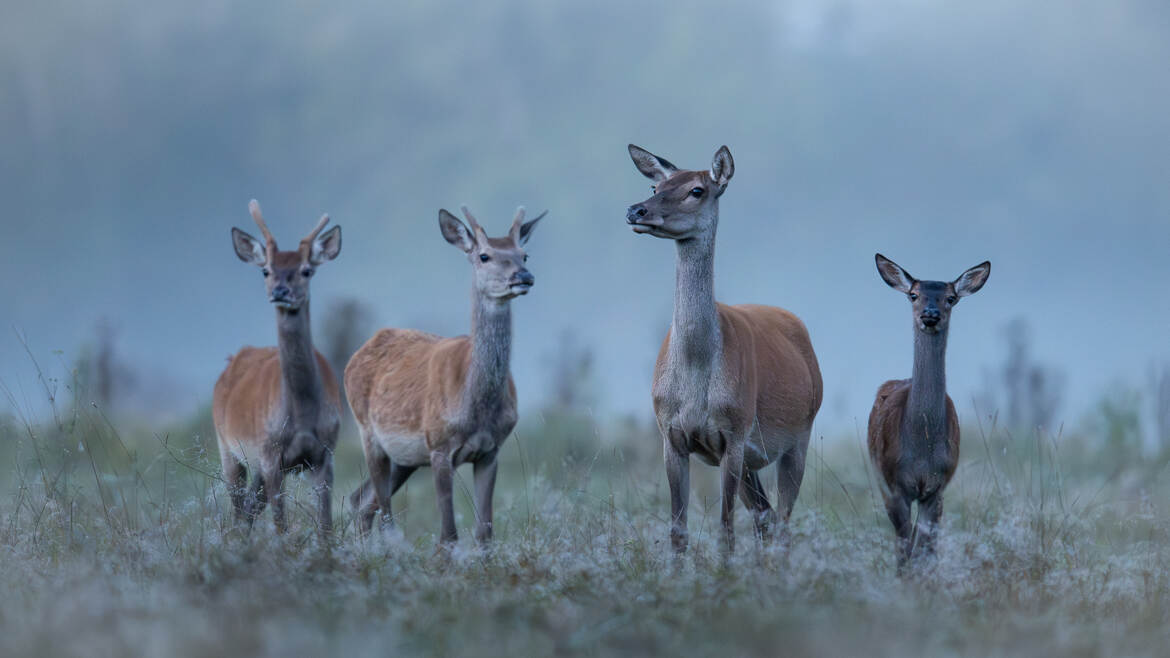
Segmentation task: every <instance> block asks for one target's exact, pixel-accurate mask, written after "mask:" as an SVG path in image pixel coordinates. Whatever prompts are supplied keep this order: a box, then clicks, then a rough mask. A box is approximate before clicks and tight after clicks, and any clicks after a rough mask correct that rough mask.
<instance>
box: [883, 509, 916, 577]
mask: <svg viewBox="0 0 1170 658" xmlns="http://www.w3.org/2000/svg"><path fill="white" fill-rule="evenodd" d="M886 516H888V517H890V523H892V524H893V525H894V535H895V536H896V537H897V539H896V540H895V541H896V542H897V548H896V549H895V551H896V553H897V556H898V575H902V572H903V571H904V570H905V568H906V563H907V561H909V559H910V530H911V528H910V501H909V500H908V499H907V498H906V497H905V496H904V495H902V493H901V492H897V491H895V492H891V493H890V495H889V496H888V497H887V498H886Z"/></svg>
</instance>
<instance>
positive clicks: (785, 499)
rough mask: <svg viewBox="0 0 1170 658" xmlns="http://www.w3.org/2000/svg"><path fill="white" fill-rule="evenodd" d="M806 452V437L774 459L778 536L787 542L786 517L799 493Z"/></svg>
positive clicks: (788, 515)
mask: <svg viewBox="0 0 1170 658" xmlns="http://www.w3.org/2000/svg"><path fill="white" fill-rule="evenodd" d="M807 454H808V437H807V436H806V437H805V438H804V440H803V441H798V442H797V443H796V445H795V446H793V447H792V448H790V449H789V450H788V452H785V453H784V454H783V455H780V459H778V460H777V461H776V484H777V488H778V491H777V494H776V511H777V513H778V514H779V515H780V523H781V526H780V537H781V541H782V542H783V543H785V544H787V543H788V519H789V518H790V517H791V516H792V508H793V506H794V505H796V497H797V496H799V495H800V483H801V482H803V481H804V458H805V455H807Z"/></svg>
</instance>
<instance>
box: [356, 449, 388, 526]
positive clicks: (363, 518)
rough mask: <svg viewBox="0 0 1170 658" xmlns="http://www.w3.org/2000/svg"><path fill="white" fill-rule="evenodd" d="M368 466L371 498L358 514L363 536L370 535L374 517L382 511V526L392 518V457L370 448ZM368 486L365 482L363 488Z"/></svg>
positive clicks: (367, 454)
mask: <svg viewBox="0 0 1170 658" xmlns="http://www.w3.org/2000/svg"><path fill="white" fill-rule="evenodd" d="M366 466H367V468H369V469H370V479H369V480H367V482H369V485H370V486H369V496H368V497H367V498H365V499H364V500H362V503H364V504H363V506H362V508H361V510H360V511H359V512H358V515H359V516H358V521H359V526H358V527H359V528H360V530H361V533H362V536H365V535H367V534H369V532H370V529H371V528H373V525H374V516H375V515H376V514H377V513H378V512H379V511H381V517H382V524H383V525H385V524H386V519H388V518H390V514H391V511H390V510H391V508H390V473H391V471H392V470H393V469H392V466H393V464H392V463H391V461H390V457H389V456H388V455H387V454H386V453H385V452H383V451H382V449H381V448H379V447H378V446H370V450H369V451H368V452H367V453H366ZM365 486H366V484H365V483H364V482H363V483H362V487H363V488H365Z"/></svg>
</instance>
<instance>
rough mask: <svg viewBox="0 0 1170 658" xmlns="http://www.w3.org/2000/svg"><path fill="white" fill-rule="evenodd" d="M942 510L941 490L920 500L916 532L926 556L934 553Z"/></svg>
mask: <svg viewBox="0 0 1170 658" xmlns="http://www.w3.org/2000/svg"><path fill="white" fill-rule="evenodd" d="M942 511H943V497H942V491H941V490H939V491H936V492H934V493H933V494H931V495H930V496H928V497H926V498H925V499H923V500H920V501H918V529H917V531H916V533H915V534H916V535H917V536H918V537H919V538H920V539H919V541H920V544H921V546H922V553H923V555H925V556H926V557H930V556H933V555H934V542H935V538H936V535H937V534H938V524H939V522H940V521H942Z"/></svg>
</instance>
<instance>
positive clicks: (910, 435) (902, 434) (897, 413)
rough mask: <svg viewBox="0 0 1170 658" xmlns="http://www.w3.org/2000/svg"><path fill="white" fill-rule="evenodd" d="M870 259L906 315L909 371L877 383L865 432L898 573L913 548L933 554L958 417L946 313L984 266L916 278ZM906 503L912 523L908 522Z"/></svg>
mask: <svg viewBox="0 0 1170 658" xmlns="http://www.w3.org/2000/svg"><path fill="white" fill-rule="evenodd" d="M874 258H875V260H876V261H877V269H878V274H880V275H881V277H882V279H883V280H884V281H885V282H886V283H887V284H888V285H889V286H890V287H891V288H893V289H894V290H897V291H898V292H901V293H903V294H905V295H906V296H907V298H908V299H909V300H910V307H911V310H912V314H913V318H914V369H913V374H912V376H911V377H910V379H896V380H890V381H888V382H886V383H884V384H882V385H881V387H880V388H879V389H878V392H877V398H876V399H875V400H874V403H873V410H872V411H870V413H869V432H868V434H869V437H868V443H869V457H870V460H871V461H872V462H873V465H874V469H875V470H876V471H877V473H878V475H879V479H878V484H879V488H880V489H881V491H882V498H883V499H884V501H885V505H886V514H887V515H888V516H889V517H890V523H892V524H893V525H894V533H895V534H896V535H897V549H896V551H897V557H898V570H899V572H901V571H902V570H903V569H904V568H905V566H906V564H907V562H908V561H909V560H910V559H911V557H912V556H914V555H916V554H919V551H920V552H921V554H923V555H931V554H933V553H934V545H935V534H936V532H937V530H938V524H939V521H940V520H941V518H942V510H943V489H945V488H946V486H947V483H949V482H950V481H951V477H952V476H954V474H955V468H956V467H957V466H958V463H959V418H958V415H957V414H956V413H955V404H954V403H953V402H952V401H951V398H950V396H949V395H947V382H946V351H947V334H948V332H949V331H950V321H951V310H952V309H953V308H954V307H955V305H956V304H958V303H959V300H960V299H961V298H963V297H966V296H968V295H973V294H975V293H976V292H978V291H979V289H980V288H982V287H983V284H984V283H986V282H987V277H988V276H989V275H990V274H991V263H990V262H989V261H985V262H983V263H980V264H979V265H976V266H975V267H972V268H971V269H969V270H967V271H966V272H963V274H961V275H960V276H959V278H957V279H955V280H954V281H919V280H918V279H915V278H914V277H912V276H910V273H909V272H907V271H906V270H904V269H902V268H901V267H900V266H899V265H898V264H897V263H895V262H894V261H892V260H890V259H888V258H886V257H885V256H882V255H881V254H876V255H875V257H874ZM914 502H917V503H918V522H917V524H916V528H912V527H911V522H910V505H911V504H912V503H914Z"/></svg>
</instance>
